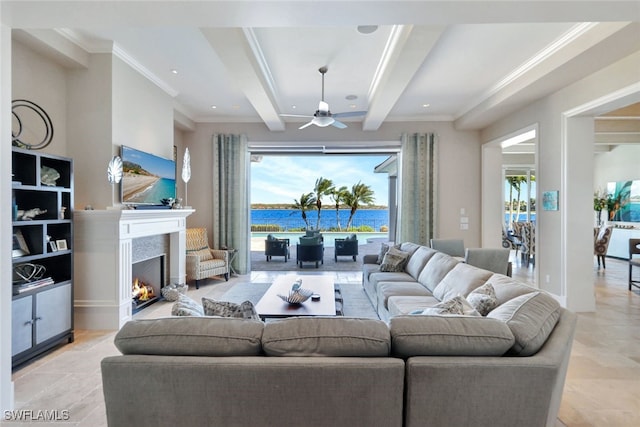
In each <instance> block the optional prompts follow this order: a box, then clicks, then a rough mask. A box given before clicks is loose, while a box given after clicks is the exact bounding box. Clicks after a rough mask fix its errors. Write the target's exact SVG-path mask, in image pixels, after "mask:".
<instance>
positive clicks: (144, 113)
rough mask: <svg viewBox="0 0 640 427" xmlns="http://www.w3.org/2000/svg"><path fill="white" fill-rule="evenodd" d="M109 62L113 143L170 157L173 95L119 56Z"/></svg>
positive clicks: (171, 148) (171, 149)
mask: <svg viewBox="0 0 640 427" xmlns="http://www.w3.org/2000/svg"><path fill="white" fill-rule="evenodd" d="M112 66H113V80H112V103H113V105H112V111H111V113H112V126H113V140H112V143H113V144H114V145H116V146H118V147H119V146H120V145H128V146H130V147H133V148H137V149H139V150H143V151H146V152H149V153H153V154H155V155H157V156H160V157H164V158H166V159H173V98H171V97H170V96H169V95H168V94H167V93H166V92H164V91H162V90H161V89H160V88H159V87H158V86H156V85H155V84H153V83H152V82H151V81H149V80H148V79H147V78H146V77H144V76H142V75H141V74H140V73H138V72H137V71H136V70H134V69H133V68H131V67H130V66H129V65H128V64H126V63H124V62H123V61H122V60H121V59H119V58H118V57H114V58H113V65H112ZM107 162H108V160H107ZM104 168H106V163H105V164H104ZM105 170H106V169H105Z"/></svg>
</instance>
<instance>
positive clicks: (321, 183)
mask: <svg viewBox="0 0 640 427" xmlns="http://www.w3.org/2000/svg"><path fill="white" fill-rule="evenodd" d="M313 191H314V192H315V199H316V209H318V220H317V221H316V230H320V216H321V214H322V196H327V195H329V194H331V192H332V191H333V182H332V181H331V180H330V179H326V178H323V177H320V178H318V179H316V185H315V187H314V188H313Z"/></svg>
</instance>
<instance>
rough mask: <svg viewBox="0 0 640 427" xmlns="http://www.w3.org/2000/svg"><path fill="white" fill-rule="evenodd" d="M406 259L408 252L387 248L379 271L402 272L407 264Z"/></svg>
mask: <svg viewBox="0 0 640 427" xmlns="http://www.w3.org/2000/svg"><path fill="white" fill-rule="evenodd" d="M408 259H409V253H408V252H402V251H401V250H400V249H396V248H389V250H388V251H387V253H386V254H385V255H384V258H382V264H380V271H394V272H397V271H404V266H405V265H406V264H407V261H408Z"/></svg>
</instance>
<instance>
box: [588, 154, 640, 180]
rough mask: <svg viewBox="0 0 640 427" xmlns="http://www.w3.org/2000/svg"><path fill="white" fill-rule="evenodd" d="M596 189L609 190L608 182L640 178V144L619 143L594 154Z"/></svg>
mask: <svg viewBox="0 0 640 427" xmlns="http://www.w3.org/2000/svg"><path fill="white" fill-rule="evenodd" d="M594 161H595V162H594V163H595V165H594V173H593V187H594V191H597V190H598V189H600V190H601V191H606V190H607V183H608V182H614V181H629V180H631V181H633V180H637V179H640V144H636V145H619V146H617V147H615V148H614V149H612V150H611V151H609V152H606V153H599V154H596V155H595V156H594Z"/></svg>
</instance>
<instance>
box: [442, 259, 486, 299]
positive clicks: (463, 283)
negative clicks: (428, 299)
mask: <svg viewBox="0 0 640 427" xmlns="http://www.w3.org/2000/svg"><path fill="white" fill-rule="evenodd" d="M492 274H493V273H492V272H490V271H487V270H483V269H481V268H478V267H473V266H471V265H468V264H465V263H459V264H458V265H456V266H455V267H453V269H452V270H451V271H450V272H449V273H447V275H446V276H444V278H443V279H442V281H441V282H440V283H439V284H438V286H436V288H435V289H434V290H433V296H434V297H436V298H438V299H439V300H440V301H446V300H448V299H451V298H453V297H455V296H456V295H462V296H463V297H466V296H467V295H469V293H470V292H471V291H472V290H474V289H476V288H479V287H480V286H482V285H484V284H485V282H486V281H487V279H489V277H491V275H492Z"/></svg>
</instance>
